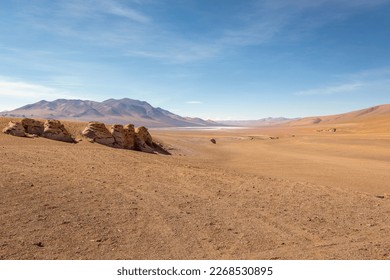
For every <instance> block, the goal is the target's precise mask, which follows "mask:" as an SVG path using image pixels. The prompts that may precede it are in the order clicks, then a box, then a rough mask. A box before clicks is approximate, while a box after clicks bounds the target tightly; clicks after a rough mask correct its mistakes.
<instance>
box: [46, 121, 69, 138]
mask: <svg viewBox="0 0 390 280" xmlns="http://www.w3.org/2000/svg"><path fill="white" fill-rule="evenodd" d="M42 136H43V137H45V138H48V139H52V140H57V141H62V142H69V143H74V142H75V140H74V139H73V137H72V135H70V133H69V132H68V131H67V130H66V128H65V126H64V125H63V124H62V123H61V122H60V121H57V120H47V121H45V124H44V130H43V134H42Z"/></svg>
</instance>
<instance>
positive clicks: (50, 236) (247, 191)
mask: <svg viewBox="0 0 390 280" xmlns="http://www.w3.org/2000/svg"><path fill="white" fill-rule="evenodd" d="M9 120H10V119H7V118H0V128H3V127H4V126H5V125H6V124H7V123H8V121H9ZM64 124H65V126H66V127H67V129H68V130H69V132H71V133H72V134H73V135H75V136H76V138H81V135H80V131H81V130H82V128H84V127H85V123H71V122H64ZM365 125H366V126H356V125H352V126H348V125H344V124H338V125H336V126H335V127H336V128H337V132H336V133H333V132H329V131H325V130H327V129H329V128H333V126H332V125H328V124H326V126H323V127H321V126H318V125H317V126H314V125H313V126H311V125H305V126H287V125H286V126H280V127H272V128H259V129H250V130H245V129H244V130H243V129H240V130H221V131H181V130H151V131H150V132H151V134H152V136H153V137H154V138H155V139H157V140H158V141H160V142H163V143H164V144H165V147H168V149H169V151H170V152H171V153H172V155H170V156H169V155H154V154H147V153H141V152H137V151H130V150H121V149H114V148H110V147H106V146H102V145H99V144H92V143H89V142H88V141H86V140H85V139H84V140H83V141H81V142H80V143H78V144H70V143H64V142H58V141H53V140H49V139H45V138H34V139H28V138H19V137H13V136H9V135H5V134H3V133H0V171H1V172H0V193H1V196H0V259H390V218H389V217H390V172H389V171H390V131H389V130H387V128H384V127H381V126H378V128H377V129H373V130H365V129H364V128H365V127H368V125H367V124H365ZM321 129H322V130H324V131H321V132H318V130H321ZM270 137H272V138H274V139H270ZM210 138H215V139H216V144H213V143H211V142H210V141H209V139H210Z"/></svg>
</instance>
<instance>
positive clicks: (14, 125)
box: [3, 121, 26, 137]
mask: <svg viewBox="0 0 390 280" xmlns="http://www.w3.org/2000/svg"><path fill="white" fill-rule="evenodd" d="M3 132H4V133H6V134H10V135H13V136H19V137H25V136H26V132H25V130H24V127H23V125H22V123H21V122H16V121H10V122H9V123H8V125H7V126H6V127H5V128H4V129H3Z"/></svg>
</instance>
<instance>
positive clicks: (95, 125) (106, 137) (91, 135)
mask: <svg viewBox="0 0 390 280" xmlns="http://www.w3.org/2000/svg"><path fill="white" fill-rule="evenodd" d="M82 135H83V136H85V137H86V138H87V139H88V140H89V141H91V142H96V143H99V144H102V145H106V146H110V147H114V144H115V139H114V137H113V136H112V135H111V133H110V132H109V131H108V129H107V128H106V126H105V125H104V123H101V122H89V123H88V126H87V127H86V128H85V129H84V130H83V131H82Z"/></svg>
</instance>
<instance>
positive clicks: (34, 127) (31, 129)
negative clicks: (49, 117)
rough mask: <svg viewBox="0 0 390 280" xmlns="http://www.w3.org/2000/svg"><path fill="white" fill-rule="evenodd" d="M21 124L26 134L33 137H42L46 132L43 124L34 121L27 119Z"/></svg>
mask: <svg viewBox="0 0 390 280" xmlns="http://www.w3.org/2000/svg"><path fill="white" fill-rule="evenodd" d="M21 123H22V125H23V127H24V130H25V131H26V133H28V134H31V135H36V136H41V135H42V134H43V131H44V124H43V122H41V121H37V120H34V119H28V118H25V119H22V121H21Z"/></svg>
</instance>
